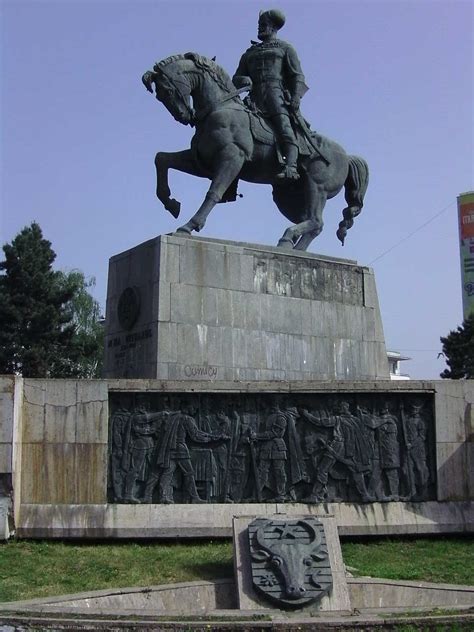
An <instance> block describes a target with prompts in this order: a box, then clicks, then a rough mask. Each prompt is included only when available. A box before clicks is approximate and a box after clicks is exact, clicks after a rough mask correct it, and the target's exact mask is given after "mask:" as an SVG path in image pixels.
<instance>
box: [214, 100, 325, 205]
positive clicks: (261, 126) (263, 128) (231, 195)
mask: <svg viewBox="0 0 474 632" xmlns="http://www.w3.org/2000/svg"><path fill="white" fill-rule="evenodd" d="M246 112H247V114H248V117H249V124H250V132H251V134H252V137H253V139H254V140H255V141H257V142H259V143H263V144H264V145H267V146H269V147H275V151H276V154H277V158H278V162H279V163H280V164H282V165H284V164H285V160H284V158H283V155H282V153H281V151H280V148H279V147H278V144H277V142H276V136H275V132H274V131H273V129H272V128H271V126H270V123H269V122H268V121H267V120H266V119H265V118H264V117H263V116H262V114H261V113H260V112H255V111H254V110H253V109H251V108H248V107H247V108H246ZM293 128H294V130H295V134H296V140H297V142H298V152H299V155H300V156H305V157H306V158H309V159H310V160H311V159H313V158H319V157H321V156H323V159H324V153H323V151H321V152H318V151H317V148H319V147H321V146H322V145H324V136H321V135H320V134H318V133H317V132H314V131H312V130H311V143H310V141H309V140H308V138H307V137H306V135H305V134H304V133H303V131H302V130H301V128H300V127H299V126H298V125H294V124H293ZM308 129H309V125H308ZM315 148H316V151H315ZM238 183H239V179H238V178H236V179H235V180H234V181H233V182H232V184H231V185H230V186H229V188H228V189H227V191H226V192H225V193H224V195H223V196H222V199H221V200H220V201H221V202H235V200H236V198H237V195H238V193H237V186H238Z"/></svg>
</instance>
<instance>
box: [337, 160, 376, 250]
mask: <svg viewBox="0 0 474 632" xmlns="http://www.w3.org/2000/svg"><path fill="white" fill-rule="evenodd" d="M368 184H369V166H368V164H367V163H366V162H365V160H364V159H363V158H359V156H349V173H348V175H347V178H346V181H345V183H344V187H345V194H344V195H345V198H346V202H347V206H346V208H345V209H344V210H343V211H342V216H343V220H342V221H341V222H339V228H338V229H337V232H336V235H337V238H338V239H339V240H340V242H341V243H342V245H344V239H345V238H346V235H347V231H348V230H349V228H352V226H353V224H354V217H357V215H359V213H360V212H361V210H362V207H363V206H364V196H365V193H366V191H367V186H368Z"/></svg>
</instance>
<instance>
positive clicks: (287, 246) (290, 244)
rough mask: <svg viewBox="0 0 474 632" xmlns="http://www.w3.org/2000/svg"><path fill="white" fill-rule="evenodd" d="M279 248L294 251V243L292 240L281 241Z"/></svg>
mask: <svg viewBox="0 0 474 632" xmlns="http://www.w3.org/2000/svg"><path fill="white" fill-rule="evenodd" d="M277 248H284V249H285V250H293V242H292V241H291V239H280V241H279V242H278V244H277Z"/></svg>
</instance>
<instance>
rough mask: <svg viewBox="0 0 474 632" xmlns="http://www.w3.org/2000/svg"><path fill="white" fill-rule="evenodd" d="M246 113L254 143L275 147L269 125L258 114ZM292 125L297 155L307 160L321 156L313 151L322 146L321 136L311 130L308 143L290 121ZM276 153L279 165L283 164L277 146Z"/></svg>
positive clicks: (274, 140)
mask: <svg viewBox="0 0 474 632" xmlns="http://www.w3.org/2000/svg"><path fill="white" fill-rule="evenodd" d="M247 113H248V116H249V123H250V131H251V133H252V136H253V139H254V140H255V141H258V142H259V143H263V144H264V145H268V146H272V145H275V146H276V139H275V133H274V131H273V129H272V127H271V125H270V123H269V122H268V121H267V120H266V119H265V118H264V117H263V116H262V114H261V113H260V112H255V111H253V110H251V109H247ZM292 123H293V129H294V131H295V135H296V140H297V142H298V152H299V155H300V156H307V157H309V158H312V157H314V158H316V157H317V156H318V155H321V154H320V153H319V152H317V151H315V148H316V149H317V148H319V147H321V145H322V144H323V136H321V135H320V134H318V133H317V132H314V131H312V130H311V143H310V142H309V140H308V138H307V136H306V135H305V134H304V133H303V130H302V129H301V128H300V126H299V125H297V124H296V125H295V122H294V121H292ZM306 125H307V127H308V130H309V124H308V123H306ZM276 151H277V154H278V159H279V162H281V164H284V160H283V157H282V155H281V153H280V151H279V148H278V146H276Z"/></svg>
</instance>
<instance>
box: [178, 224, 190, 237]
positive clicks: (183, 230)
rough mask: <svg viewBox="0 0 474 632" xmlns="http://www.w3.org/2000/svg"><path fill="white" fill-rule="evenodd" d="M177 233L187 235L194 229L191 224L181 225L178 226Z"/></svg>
mask: <svg viewBox="0 0 474 632" xmlns="http://www.w3.org/2000/svg"><path fill="white" fill-rule="evenodd" d="M176 233H177V234H179V235H181V236H186V235H190V234H191V233H192V229H191V228H190V227H189V226H186V224H185V225H184V226H180V227H179V228H177V229H176Z"/></svg>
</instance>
